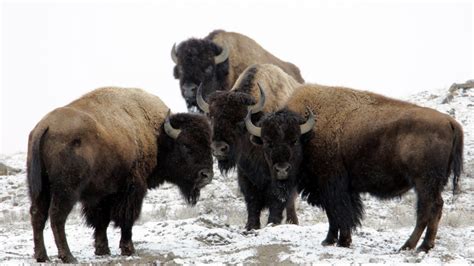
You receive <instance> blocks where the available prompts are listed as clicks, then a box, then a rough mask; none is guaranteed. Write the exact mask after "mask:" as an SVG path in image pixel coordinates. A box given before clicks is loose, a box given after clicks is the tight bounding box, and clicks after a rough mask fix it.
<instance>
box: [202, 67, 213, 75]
mask: <svg viewBox="0 0 474 266" xmlns="http://www.w3.org/2000/svg"><path fill="white" fill-rule="evenodd" d="M212 70H213V69H212V66H208V67H207V68H206V69H205V70H204V72H205V73H206V74H207V75H210V74H212Z"/></svg>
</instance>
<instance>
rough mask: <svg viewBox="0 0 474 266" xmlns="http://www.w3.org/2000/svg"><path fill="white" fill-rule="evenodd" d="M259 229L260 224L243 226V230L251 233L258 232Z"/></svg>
mask: <svg viewBox="0 0 474 266" xmlns="http://www.w3.org/2000/svg"><path fill="white" fill-rule="evenodd" d="M258 229H260V224H247V225H246V226H245V230H247V231H251V230H258Z"/></svg>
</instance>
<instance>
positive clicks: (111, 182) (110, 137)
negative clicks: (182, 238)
mask: <svg viewBox="0 0 474 266" xmlns="http://www.w3.org/2000/svg"><path fill="white" fill-rule="evenodd" d="M167 112H168V115H167ZM210 133H211V132H210V128H209V125H208V122H207V119H206V118H205V117H203V116H200V115H193V114H176V115H171V116H170V114H169V109H168V107H166V105H165V104H163V102H162V101H161V100H160V99H159V98H158V97H156V96H153V95H151V94H148V93H146V92H145V91H143V90H140V89H123V88H101V89H97V90H95V91H92V92H90V93H88V94H86V95H84V96H83V97H81V98H79V99H78V100H76V101H74V102H72V103H70V104H68V105H66V106H64V107H61V108H58V109H55V110H53V111H52V112H50V113H49V114H47V115H46V116H45V117H44V118H43V119H42V120H41V121H40V122H39V123H38V124H37V125H36V127H35V128H34V129H33V130H32V131H31V133H30V136H29V143H28V158H27V175H28V188H29V193H30V198H31V208H30V213H31V223H32V226H33V234H34V245H35V247H34V249H35V255H34V256H35V258H36V260H37V261H38V262H43V261H46V260H48V255H47V253H46V248H45V245H44V241H43V229H44V226H45V223H46V220H47V219H48V212H49V217H50V219H51V228H52V231H53V234H54V239H55V241H56V246H57V248H58V256H59V258H61V260H62V261H63V262H66V263H71V262H76V259H75V258H74V257H73V255H72V254H71V252H70V250H69V246H68V244H67V240H66V234H65V230H64V225H65V222H66V218H67V216H68V214H69V213H70V211H71V209H72V207H73V206H74V204H75V203H76V202H78V201H80V202H81V203H82V212H83V214H84V216H85V218H86V221H87V224H88V225H89V226H91V227H93V228H94V230H95V231H94V238H95V254H97V255H104V254H110V250H109V246H108V240H107V227H108V225H109V223H110V221H114V222H115V225H116V226H118V227H120V228H121V239H120V249H121V251H122V255H131V254H132V253H134V247H133V242H132V226H133V224H134V222H135V220H136V219H137V218H138V216H139V215H140V210H141V207H142V202H143V198H144V197H145V194H146V192H147V189H151V188H157V187H158V186H159V185H160V184H162V183H163V182H165V181H168V182H171V183H174V184H176V185H177V186H178V187H179V188H180V191H181V193H182V194H183V196H184V198H185V199H186V201H187V202H188V203H189V204H191V205H194V204H196V202H197V200H198V198H199V193H200V189H201V188H203V187H204V186H205V185H206V184H208V183H209V182H210V181H211V179H212V176H213V172H212V155H211V148H210ZM173 165H180V167H172V166H173Z"/></svg>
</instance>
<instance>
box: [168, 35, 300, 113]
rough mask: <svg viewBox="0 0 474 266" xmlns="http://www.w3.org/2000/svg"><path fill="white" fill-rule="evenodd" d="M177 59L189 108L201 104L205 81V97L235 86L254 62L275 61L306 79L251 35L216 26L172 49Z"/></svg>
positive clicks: (178, 74)
mask: <svg viewBox="0 0 474 266" xmlns="http://www.w3.org/2000/svg"><path fill="white" fill-rule="evenodd" d="M171 57H172V59H173V61H174V62H175V64H176V66H175V67H174V77H175V78H176V79H179V84H180V88H181V94H182V95H183V97H184V99H185V100H186V104H187V106H188V110H193V109H194V108H196V107H197V104H196V90H197V87H198V85H199V84H201V83H202V84H203V85H202V90H203V95H204V98H205V99H207V96H208V95H209V94H211V93H212V92H214V91H217V90H220V91H222V90H223V91H227V90H230V89H231V88H232V86H233V85H234V83H235V81H236V80H237V78H238V77H239V76H240V74H241V73H242V72H244V70H245V69H246V68H247V67H249V66H250V65H253V64H266V63H268V64H273V65H276V66H279V67H280V68H281V69H282V70H283V71H285V72H286V73H287V74H289V75H290V76H292V77H293V78H294V79H295V80H296V81H298V82H300V83H303V82H304V80H303V78H302V77H301V74H300V70H299V69H298V67H296V66H295V65H293V64H292V63H288V62H284V61H282V60H280V59H279V58H277V57H276V56H274V55H272V54H271V53H269V52H268V51H266V50H265V49H263V48H262V47H261V46H260V45H259V44H258V43H257V42H255V41H254V40H252V39H251V38H249V37H247V36H245V35H242V34H239V33H235V32H226V31H223V30H216V31H213V32H211V33H210V34H209V35H208V36H207V37H205V38H204V39H195V38H191V39H189V40H186V41H184V42H182V43H180V44H179V45H178V47H176V46H175V45H174V46H173V48H172V50H171Z"/></svg>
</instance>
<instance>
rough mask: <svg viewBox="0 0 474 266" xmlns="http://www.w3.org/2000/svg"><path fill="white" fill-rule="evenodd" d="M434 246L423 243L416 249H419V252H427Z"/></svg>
mask: <svg viewBox="0 0 474 266" xmlns="http://www.w3.org/2000/svg"><path fill="white" fill-rule="evenodd" d="M433 247H434V245H430V244H425V243H422V244H421V245H420V246H419V247H418V248H417V249H416V251H417V252H425V253H428V251H430V249H432V248H433Z"/></svg>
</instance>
